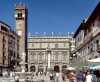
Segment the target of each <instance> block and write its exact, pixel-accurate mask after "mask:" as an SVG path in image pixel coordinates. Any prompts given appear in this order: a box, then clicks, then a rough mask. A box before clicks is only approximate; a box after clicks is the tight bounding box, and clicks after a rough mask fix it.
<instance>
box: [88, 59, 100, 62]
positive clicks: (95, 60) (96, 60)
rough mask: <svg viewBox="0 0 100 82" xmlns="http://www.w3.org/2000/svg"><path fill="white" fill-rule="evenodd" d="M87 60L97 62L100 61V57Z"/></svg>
mask: <svg viewBox="0 0 100 82" xmlns="http://www.w3.org/2000/svg"><path fill="white" fill-rule="evenodd" d="M88 62H94V63H99V62H100V58H95V59H91V60H88Z"/></svg>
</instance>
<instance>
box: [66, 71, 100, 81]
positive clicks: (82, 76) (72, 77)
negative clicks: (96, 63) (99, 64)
mask: <svg viewBox="0 0 100 82" xmlns="http://www.w3.org/2000/svg"><path fill="white" fill-rule="evenodd" d="M66 76H67V79H68V80H69V82H100V70H87V71H82V70H80V71H75V70H71V71H67V73H66ZM66 82H67V81H66Z"/></svg>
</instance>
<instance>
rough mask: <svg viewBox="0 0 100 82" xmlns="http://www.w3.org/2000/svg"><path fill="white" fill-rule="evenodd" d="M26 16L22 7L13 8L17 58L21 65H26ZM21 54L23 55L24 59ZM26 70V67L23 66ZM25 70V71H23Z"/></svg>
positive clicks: (26, 12)
mask: <svg viewBox="0 0 100 82" xmlns="http://www.w3.org/2000/svg"><path fill="white" fill-rule="evenodd" d="M27 16H28V10H27V8H26V7H25V6H24V5H17V6H16V8H15V16H14V17H15V22H16V32H17V34H18V36H19V57H20V58H21V59H22V60H21V62H20V63H21V64H23V63H27V58H28V56H27ZM23 54H25V55H24V56H25V57H24V59H23V58H22V57H23ZM24 68H27V65H24ZM25 70H26V69H25Z"/></svg>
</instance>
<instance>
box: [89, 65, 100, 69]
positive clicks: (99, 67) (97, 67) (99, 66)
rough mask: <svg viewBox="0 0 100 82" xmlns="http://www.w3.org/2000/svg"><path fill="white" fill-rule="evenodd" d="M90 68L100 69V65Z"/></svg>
mask: <svg viewBox="0 0 100 82" xmlns="http://www.w3.org/2000/svg"><path fill="white" fill-rule="evenodd" d="M90 69H100V65H96V66H93V67H90Z"/></svg>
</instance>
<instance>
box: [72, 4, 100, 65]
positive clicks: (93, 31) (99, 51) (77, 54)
mask: <svg viewBox="0 0 100 82" xmlns="http://www.w3.org/2000/svg"><path fill="white" fill-rule="evenodd" d="M74 38H75V46H76V48H75V51H74V52H73V54H72V55H71V60H72V63H73V65H74V64H75V65H76V64H77V65H88V62H87V61H88V60H90V59H93V58H97V57H100V3H99V4H98V5H97V7H96V8H95V9H94V11H93V12H92V14H91V15H90V16H89V18H88V19H87V20H84V21H83V22H82V23H81V24H80V26H79V28H78V29H77V30H76V32H75V34H74ZM77 60H78V61H77Z"/></svg>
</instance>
